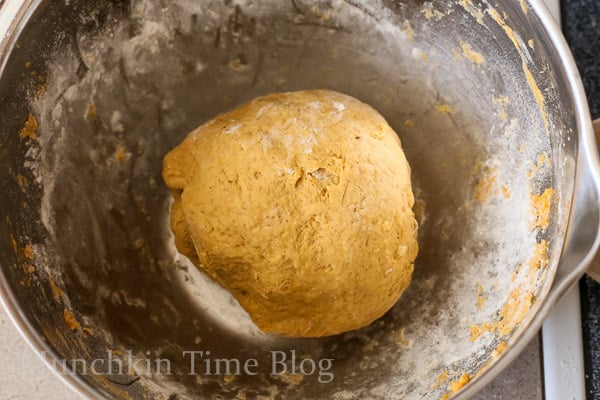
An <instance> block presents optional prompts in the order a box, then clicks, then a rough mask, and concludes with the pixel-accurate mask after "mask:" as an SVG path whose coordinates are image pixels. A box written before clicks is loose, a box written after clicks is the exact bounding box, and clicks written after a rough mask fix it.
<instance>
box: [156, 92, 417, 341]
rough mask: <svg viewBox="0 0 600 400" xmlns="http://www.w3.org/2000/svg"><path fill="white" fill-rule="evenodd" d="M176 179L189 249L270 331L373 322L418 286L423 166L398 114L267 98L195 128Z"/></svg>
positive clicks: (297, 333) (308, 332)
mask: <svg viewBox="0 0 600 400" xmlns="http://www.w3.org/2000/svg"><path fill="white" fill-rule="evenodd" d="M163 177H164V180H165V182H166V184H167V186H168V187H169V189H170V190H171V192H172V193H173V196H174V203H173V207H172V211H171V226H172V229H173V232H174V234H175V239H176V246H177V248H178V250H179V251H180V252H182V253H183V254H185V255H186V256H188V257H189V258H190V259H191V260H192V261H193V262H194V263H195V264H196V265H197V266H198V267H199V268H200V269H201V270H203V271H204V272H205V273H207V274H208V275H209V276H210V277H212V278H213V279H214V280H215V281H217V282H218V283H219V284H220V285H222V286H223V287H225V288H226V289H228V290H229V291H230V292H231V293H232V294H233V295H234V296H235V298H236V299H237V300H238V301H239V302H240V304H241V306H242V307H243V308H244V309H245V310H246V311H247V312H248V313H249V314H250V316H251V317H252V319H253V320H254V322H255V323H256V324H257V325H258V327H259V328H261V329H262V330H263V331H265V332H268V333H273V334H279V335H283V336H290V337H318V336H326V335H333V334H338V333H342V332H346V331H350V330H354V329H358V328H361V327H364V326H367V325H369V324H370V323H371V322H373V321H374V320H376V319H377V318H379V317H381V316H382V315H383V314H384V313H385V312H386V311H388V310H389V309H390V308H391V307H392V306H393V305H394V304H395V303H396V302H397V301H398V299H399V298H400V296H401V294H402V293H403V292H404V290H405V289H406V288H407V287H408V285H409V283H410V280H411V275H412V272H413V262H414V259H415V257H416V255H417V251H418V246H417V222H416V221H415V218H414V214H413V211H412V207H413V203H414V198H413V193H412V189H411V180H410V167H409V165H408V162H407V160H406V157H405V155H404V153H403V151H402V148H401V145H400V140H399V138H398V136H397V135H396V133H395V132H394V131H393V130H392V128H391V127H390V126H389V125H388V124H387V122H386V121H385V119H384V118H383V117H382V116H381V115H380V114H379V113H378V112H377V111H375V110H374V109H373V108H372V107H370V106H368V105H366V104H364V103H362V102H360V101H358V100H356V99H354V98H352V97H349V96H346V95H343V94H340V93H337V92H332V91H326V90H312V91H300V92H290V93H278V94H272V95H268V96H264V97H260V98H257V99H255V100H253V101H251V102H250V103H247V104H245V105H243V106H241V107H239V108H237V109H236V110H234V111H232V112H229V113H225V114H222V115H219V116H218V117H216V118H215V119H213V120H211V121H209V122H208V123H206V124H204V125H202V126H200V127H199V128H197V129H196V130H195V131H193V132H192V133H191V134H190V135H189V136H188V137H187V138H186V139H185V140H184V141H183V142H182V143H181V144H180V145H179V146H178V147H176V148H175V149H174V150H172V151H171V152H170V153H169V154H167V156H166V157H165V159H164V165H163Z"/></svg>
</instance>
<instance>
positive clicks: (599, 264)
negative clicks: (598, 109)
mask: <svg viewBox="0 0 600 400" xmlns="http://www.w3.org/2000/svg"><path fill="white" fill-rule="evenodd" d="M593 126H594V133H595V136H596V142H597V143H600V119H597V120H595V121H594V122H593ZM592 187H593V186H592ZM578 189H579V188H578ZM577 191H578V192H581V191H580V190H577ZM588 191H590V190H589V189H588ZM586 197H587V196H586ZM587 201H588V202H589V203H588V205H587V206H586V205H585V204H582V205H581V206H582V208H584V209H585V208H588V209H589V208H590V204H595V203H597V202H598V199H595V200H594V199H589V200H587ZM581 214H584V213H583V212H582V213H581ZM581 214H580V217H583V215H581ZM576 215H577V212H575V216H576ZM593 221H594V222H596V221H597V219H596V218H594V219H593ZM591 222H592V221H590V223H591ZM575 225H576V226H578V224H577V223H575ZM596 230H598V228H596ZM584 232H585V233H586V234H588V235H589V240H592V239H593V237H594V233H593V227H591V226H590V227H588V228H587V229H585V228H584ZM584 232H577V236H581V234H584ZM580 233H581V234H580ZM587 274H588V275H589V276H591V277H592V278H593V279H594V280H595V281H596V282H600V253H596V256H595V257H594V259H593V260H592V262H591V264H590V265H589V267H588V270H587Z"/></svg>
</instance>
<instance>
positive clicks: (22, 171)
mask: <svg viewBox="0 0 600 400" xmlns="http://www.w3.org/2000/svg"><path fill="white" fill-rule="evenodd" d="M7 4H8V5H7ZM4 7H10V10H11V11H14V14H13V15H14V19H11V23H10V27H9V29H8V31H7V33H6V36H5V37H4V38H3V39H2V42H0V74H1V75H0V99H1V100H0V115H1V116H2V117H1V118H2V124H0V166H1V168H0V185H1V187H2V191H0V204H1V205H2V206H1V209H0V213H1V218H0V220H1V222H0V264H1V265H2V273H1V274H0V292H1V293H2V298H3V303H4V305H5V307H6V308H7V310H8V311H9V313H10V314H11V316H12V318H13V320H14V321H15V323H16V324H17V326H18V327H19V329H20V330H21V332H22V333H23V334H24V336H25V337H26V338H27V339H28V341H29V343H30V344H31V345H32V346H33V347H34V348H35V349H36V350H37V351H39V352H40V353H41V354H43V355H44V357H45V359H46V361H47V362H48V363H49V364H51V365H52V366H53V367H54V368H55V369H56V370H57V371H59V372H61V371H62V372H64V373H62V374H61V376H62V377H63V378H64V380H65V381H66V382H67V383H68V384H69V385H71V386H72V387H73V388H75V390H77V391H78V392H79V393H81V394H83V395H84V396H86V397H88V398H119V399H130V398H131V399H188V398H206V399H259V398H275V399H326V398H327V399H339V400H341V399H361V400H362V399H438V398H441V397H443V396H445V395H455V396H456V398H465V397H468V396H470V395H472V394H473V393H475V392H476V391H477V390H479V389H480V388H482V387H483V386H484V385H485V384H486V383H487V382H489V381H490V380H491V379H492V378H493V377H494V376H495V375H496V374H497V373H498V372H499V371H500V370H501V369H502V368H503V367H505V366H506V365H507V364H508V363H509V362H510V361H511V360H512V359H513V358H514V357H515V356H516V355H517V354H518V353H519V351H520V350H521V349H522V348H523V347H524V346H525V344H526V343H527V342H528V340H529V339H530V338H531V337H532V336H533V335H535V334H536V332H537V330H538V329H539V328H540V326H541V323H542V321H543V319H544V317H545V316H546V315H547V314H548V312H549V310H550V309H551V307H552V306H553V304H554V303H555V302H556V301H557V300H558V299H559V297H560V296H561V295H562V294H563V293H564V292H565V290H566V289H567V288H568V287H569V286H571V285H572V284H573V283H574V282H575V281H576V280H577V279H578V278H579V277H580V276H581V275H582V274H583V273H584V271H585V269H586V267H587V265H588V264H589V263H590V261H591V258H592V256H593V253H594V252H595V250H596V248H597V246H598V239H597V236H598V226H599V209H598V182H599V175H598V173H599V165H598V157H597V153H596V145H595V141H594V137H593V133H592V124H591V121H590V116H589V113H588V110H587V106H586V102H585V98H584V94H583V90H582V86H581V83H580V80H579V77H578V75H577V71H576V68H575V65H574V63H573V60H572V58H571V56H570V54H569V51H568V48H567V46H566V44H565V42H564V40H563V38H562V36H561V34H560V32H559V29H558V27H557V26H556V25H555V24H554V23H553V22H552V19H551V17H550V15H549V13H548V11H547V10H546V9H545V7H544V5H543V4H542V2H541V0H531V1H521V2H517V1H509V0H506V1H499V0H489V1H482V0H472V1H471V0H461V1H456V2H448V1H442V0H434V1H421V0H419V1H416V0H414V1H408V0H407V1H391V0H370V1H361V2H358V1H353V0H323V1H307V0H291V1H276V0H265V1H260V2H259V1H252V0H197V1H194V0H172V1H166V0H164V1H160V0H135V1H116V0H115V1H107V0H100V1H96V2H88V1H84V0H70V1H64V2H53V1H41V0H26V1H24V2H23V3H22V4H19V5H15V3H14V2H12V1H8V3H6V2H5V5H4ZM8 11H9V10H8V9H6V10H5V11H4V13H5V14H3V18H7V14H6V12H8ZM307 88H329V89H334V90H338V91H341V92H345V93H348V94H350V95H353V96H355V97H358V98H359V99H361V100H363V101H365V102H367V103H369V104H371V105H372V106H374V107H375V108H376V109H378V110H379V111H380V112H381V113H382V114H383V115H384V116H385V117H386V118H387V119H388V121H389V122H390V124H391V125H392V126H393V127H394V129H395V130H396V131H397V132H398V133H399V135H400V137H401V139H402V142H403V146H404V149H405V151H406V154H407V157H408V159H409V161H410V163H411V165H412V169H413V179H414V186H415V190H416V193H417V197H418V199H419V206H418V208H419V210H420V211H419V214H420V215H421V218H422V221H421V226H420V238H419V240H420V248H421V253H420V255H419V258H418V260H417V263H416V269H415V276H414V282H413V284H412V285H411V287H410V289H409V290H408V292H407V293H406V294H405V295H404V296H403V298H402V299H401V300H400V301H399V303H398V304H397V305H396V306H395V307H394V308H393V309H392V310H391V311H390V312H389V313H388V314H387V315H386V316H385V317H383V318H382V319H381V320H379V321H377V322H376V323H374V324H373V325H371V326H370V327H367V328H365V329H362V330H360V331H357V332H351V333H348V334H344V335H339V336H335V337H327V338H322V339H310V340H292V339H285V338H280V337H274V336H269V335H265V334H263V333H261V332H260V331H258V329H257V328H256V327H255V326H254V325H253V324H252V322H251V321H250V319H249V317H248V316H247V315H246V314H245V313H244V312H243V311H242V310H241V309H240V307H239V305H237V303H236V302H235V301H233V299H232V298H231V297H230V296H229V295H228V294H227V293H226V292H224V291H223V290H222V289H221V288H219V287H217V286H216V285H214V284H213V283H212V282H211V281H210V280H209V279H207V278H206V277H205V276H204V275H202V274H201V273H200V272H199V271H198V270H197V269H196V268H195V267H194V266H192V265H190V263H189V261H188V260H186V259H184V258H183V257H181V256H180V255H178V254H177V253H176V251H175V249H174V246H173V238H172V237H171V235H170V232H169V229H168V223H167V222H168V214H169V205H170V198H169V194H168V191H167V190H166V188H165V186H164V184H163V182H162V181H161V178H160V172H161V163H162V157H163V156H164V154H166V152H168V151H169V150H170V149H171V148H173V147H174V146H175V145H176V144H178V143H179V142H180V141H181V140H182V139H183V138H184V137H185V136H186V134H187V133H188V132H189V131H190V130H191V129H192V128H194V127H196V126H198V125H199V124H201V123H202V122H204V121H207V120H208V119H210V118H211V117H213V116H215V115H216V114H218V113H220V112H223V111H225V110H229V109H231V108H233V107H235V106H236V105H238V104H241V103H243V102H245V101H247V100H249V99H251V98H253V97H256V96H258V95H261V94H265V93H268V92H273V91H282V90H295V89H307ZM339 245H340V246H344V243H340V244H339ZM194 351H195V352H200V351H203V352H204V353H202V354H200V353H193V354H194V355H195V356H196V363H195V365H193V367H194V368H192V365H191V356H192V353H190V352H194ZM208 352H210V354H209V353H208ZM117 360H118V361H117ZM237 363H239V365H240V369H239V370H237V366H238V365H237ZM119 365H123V368H122V369H120V368H119ZM167 367H168V368H167ZM217 367H218V368H220V369H219V370H218V371H217V370H216V368H217ZM209 368H210V370H209ZM227 368H229V370H227Z"/></svg>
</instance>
